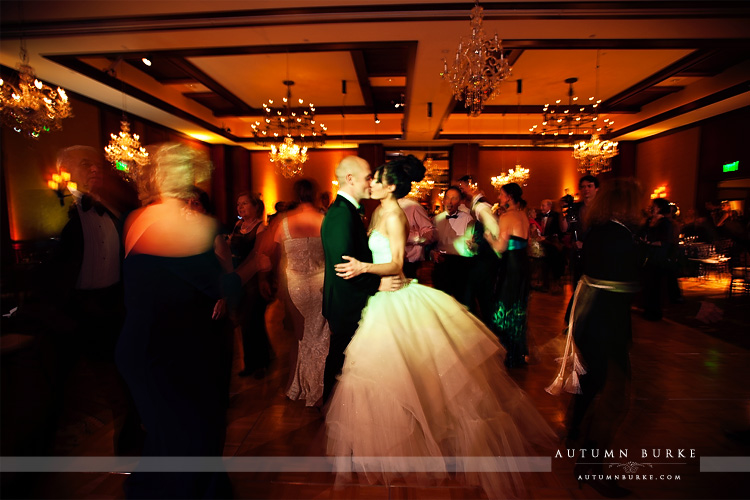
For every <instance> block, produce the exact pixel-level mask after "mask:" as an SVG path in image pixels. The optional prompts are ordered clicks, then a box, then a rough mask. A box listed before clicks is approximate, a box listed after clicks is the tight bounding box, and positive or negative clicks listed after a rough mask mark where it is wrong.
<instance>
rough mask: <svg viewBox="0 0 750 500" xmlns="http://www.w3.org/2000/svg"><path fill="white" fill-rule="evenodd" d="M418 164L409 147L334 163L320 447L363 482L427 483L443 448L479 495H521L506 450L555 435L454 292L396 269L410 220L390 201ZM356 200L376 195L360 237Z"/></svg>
mask: <svg viewBox="0 0 750 500" xmlns="http://www.w3.org/2000/svg"><path fill="white" fill-rule="evenodd" d="M424 173H425V168H424V166H423V165H422V163H421V162H420V161H419V160H417V159H416V158H414V157H413V156H411V155H410V156H408V157H403V158H399V159H397V160H394V161H391V162H389V163H386V164H385V165H383V166H381V167H380V168H378V169H377V170H376V171H375V173H374V175H372V174H371V171H370V167H369V165H368V164H367V162H366V161H365V160H363V159H361V158H357V157H351V156H350V157H347V158H344V159H343V160H342V161H341V163H340V164H339V165H338V167H337V169H336V176H337V178H338V181H339V186H340V187H339V194H338V197H337V199H336V200H335V201H334V203H333V205H331V207H330V209H329V210H328V213H327V215H326V218H325V220H324V221H323V225H322V229H321V236H322V240H323V247H324V250H325V261H326V270H325V283H324V298H323V314H324V316H325V317H326V318H327V319H328V321H329V324H330V327H331V346H330V351H329V355H328V358H327V360H326V371H325V389H324V397H326V398H328V397H329V396H330V399H329V400H328V407H327V412H326V428H327V433H328V445H327V452H328V454H329V455H332V456H334V457H337V458H336V460H340V461H344V462H346V465H347V466H352V467H353V469H354V470H356V471H357V472H359V473H362V474H363V475H364V477H365V478H366V480H367V481H368V482H371V483H372V482H377V481H382V482H385V483H389V482H391V481H393V480H394V479H396V478H403V479H404V480H405V481H406V482H407V484H413V482H416V483H417V484H424V483H425V482H434V481H436V480H440V479H442V478H444V477H446V476H447V472H448V467H447V466H446V461H445V458H448V457H450V459H451V460H455V465H456V468H455V470H456V471H461V474H462V475H463V477H464V479H465V480H466V482H468V483H470V484H475V485H479V486H481V487H482V488H483V489H484V490H485V492H486V494H487V496H488V497H490V498H507V497H509V496H524V494H525V489H524V484H523V482H522V478H521V475H520V472H519V470H518V468H519V464H517V463H516V462H515V459H514V457H524V456H529V455H533V454H534V453H533V452H532V449H531V447H530V443H535V444H539V445H542V446H546V447H552V446H553V444H554V441H553V440H554V439H555V437H554V434H553V433H552V431H551V430H550V428H549V426H548V425H547V423H546V422H545V421H544V419H543V418H542V417H541V415H540V414H539V413H538V411H537V410H536V408H535V407H534V406H533V404H532V403H531V401H530V400H529V399H528V398H527V396H526V394H525V393H524V392H523V391H522V390H521V389H520V388H519V387H518V386H517V385H516V384H515V382H514V381H513V380H512V379H511V378H510V376H509V375H508V374H507V372H506V370H505V367H504V366H503V361H502V360H503V358H504V355H505V350H504V349H503V347H502V346H501V345H500V343H499V342H498V340H497V338H496V337H495V335H494V334H493V333H492V332H490V330H488V329H487V328H486V327H485V326H484V324H483V323H482V322H481V321H480V320H478V319H477V318H476V317H475V316H473V315H472V314H471V313H469V312H467V311H466V309H465V308H464V307H463V306H462V305H461V304H460V303H458V302H457V301H456V300H455V299H454V298H453V297H450V296H449V295H446V294H444V293H443V292H440V291H438V290H435V289H433V288H429V287H425V286H422V285H419V284H417V283H416V282H407V281H406V279H405V278H404V275H403V272H402V266H403V263H404V248H405V246H406V239H407V235H408V224H407V220H406V217H405V215H404V212H403V211H402V210H401V208H400V207H399V205H398V202H397V200H398V199H399V198H402V197H404V196H406V194H408V193H409V191H410V189H411V183H412V182H415V181H419V180H421V179H422V178H423V177H424ZM366 198H372V199H376V200H379V201H380V206H379V207H378V208H377V209H376V210H375V212H374V213H373V215H372V222H371V224H370V228H369V235H368V232H367V231H366V230H365V228H364V225H363V223H362V221H361V219H360V216H359V214H358V209H359V204H360V202H361V200H362V199H366ZM339 373H340V376H338V375H339ZM337 376H338V383H336V380H337ZM334 385H335V390H333V389H334ZM477 457H487V459H488V460H489V459H497V458H498V457H503V458H505V459H506V460H507V464H508V468H507V470H508V474H491V473H478V472H473V471H474V470H476V469H477V468H476V467H472V465H471V463H472V461H473V460H476V458H477ZM474 463H475V462H474ZM436 464H439V465H438V466H437V467H436V466H435V465H436ZM342 465H343V464H342ZM426 469H429V470H430V471H432V472H430V473H429V474H413V473H410V471H412V472H413V471H419V470H426Z"/></svg>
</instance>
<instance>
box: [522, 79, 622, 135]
mask: <svg viewBox="0 0 750 500" xmlns="http://www.w3.org/2000/svg"><path fill="white" fill-rule="evenodd" d="M577 81H578V78H568V79H566V80H565V83H567V84H568V104H567V105H565V104H561V102H562V99H558V100H556V101H555V104H554V105H550V104H545V105H544V108H543V109H542V123H541V127H540V126H539V125H534V126H533V127H531V128H530V129H529V132H531V141H532V142H533V143H534V144H547V143H553V142H562V143H566V142H568V141H571V138H572V136H573V135H582V134H583V135H589V134H600V133H605V134H606V133H608V132H610V131H611V129H612V125H614V123H615V122H614V121H610V119H609V118H604V119H602V120H601V121H600V120H599V109H598V108H599V104H601V102H602V101H601V99H599V100H595V98H594V97H589V98H588V102H587V103H583V102H580V100H579V98H578V96H576V95H574V93H573V84H574V83H576V82H577Z"/></svg>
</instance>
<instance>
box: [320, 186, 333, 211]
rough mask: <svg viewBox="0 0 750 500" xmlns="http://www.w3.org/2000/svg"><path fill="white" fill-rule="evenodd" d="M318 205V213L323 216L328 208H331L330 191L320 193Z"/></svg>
mask: <svg viewBox="0 0 750 500" xmlns="http://www.w3.org/2000/svg"><path fill="white" fill-rule="evenodd" d="M318 203H319V205H320V206H319V207H318V208H319V210H320V213H322V214H323V215H325V214H326V212H328V207H330V206H331V192H330V191H323V192H322V193H320V196H319V199H318Z"/></svg>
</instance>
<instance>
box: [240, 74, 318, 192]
mask: <svg viewBox="0 0 750 500" xmlns="http://www.w3.org/2000/svg"><path fill="white" fill-rule="evenodd" d="M284 85H286V88H287V90H286V97H284V98H283V102H284V107H283V108H281V109H273V107H272V106H273V100H270V99H269V101H268V103H264V104H263V109H264V110H265V112H266V116H265V118H264V119H263V121H256V122H255V123H254V124H252V125H251V126H252V129H253V135H254V136H255V137H256V138H257V139H260V140H259V142H260V144H262V145H264V146H270V147H271V151H270V152H269V153H268V157H269V159H270V160H271V162H272V163H273V164H274V165H276V171H277V172H278V173H280V174H281V175H283V176H284V177H286V178H292V177H294V176H297V175H300V174H301V173H302V167H303V164H304V163H305V162H306V161H307V158H308V157H307V149H308V147H310V146H313V147H314V146H319V145H321V144H323V143H324V142H325V133H326V130H328V129H327V128H326V126H325V125H323V124H322V123H320V124H319V123H317V122H316V121H315V106H313V104H312V103H310V104H307V105H306V104H305V103H304V101H303V100H302V99H299V100H298V103H299V106H298V107H292V85H294V82H293V81H291V80H284ZM282 138H283V139H282Z"/></svg>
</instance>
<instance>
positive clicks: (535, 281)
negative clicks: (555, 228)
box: [526, 208, 544, 290]
mask: <svg viewBox="0 0 750 500" xmlns="http://www.w3.org/2000/svg"><path fill="white" fill-rule="evenodd" d="M526 217H528V219H529V273H530V275H531V288H532V289H534V290H536V289H539V288H540V287H541V286H542V281H543V279H542V278H543V275H542V262H541V261H542V259H543V258H544V248H543V247H542V226H541V225H540V224H539V222H538V221H537V212H536V210H535V209H533V208H528V209H527V210H526Z"/></svg>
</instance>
